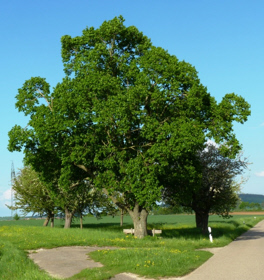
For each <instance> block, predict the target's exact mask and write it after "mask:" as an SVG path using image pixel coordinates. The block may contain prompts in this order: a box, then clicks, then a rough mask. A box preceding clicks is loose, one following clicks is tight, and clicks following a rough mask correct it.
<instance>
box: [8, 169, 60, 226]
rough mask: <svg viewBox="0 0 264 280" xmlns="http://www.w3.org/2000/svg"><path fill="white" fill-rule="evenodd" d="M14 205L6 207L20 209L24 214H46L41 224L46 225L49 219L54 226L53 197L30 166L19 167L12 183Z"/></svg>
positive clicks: (54, 208)
mask: <svg viewBox="0 0 264 280" xmlns="http://www.w3.org/2000/svg"><path fill="white" fill-rule="evenodd" d="M12 187H13V190H14V201H15V205H14V206H13V207H12V206H8V205H7V207H8V208H10V209H13V210H17V209H20V210H22V213H23V214H24V215H27V214H28V213H31V212H32V213H38V214H39V215H40V216H43V215H47V218H46V220H45V222H44V224H43V226H47V225H48V223H49V221H50V220H51V227H53V226H54V213H55V211H56V207H55V203H54V199H53V198H52V196H51V195H50V193H49V191H48V189H47V187H46V186H45V184H44V183H43V182H41V180H40V178H39V175H38V173H37V172H36V171H34V170H33V169H32V168H31V167H30V166H25V167H24V168H22V169H20V171H19V173H18V175H17V176H16V178H15V180H14V184H13V186H12Z"/></svg>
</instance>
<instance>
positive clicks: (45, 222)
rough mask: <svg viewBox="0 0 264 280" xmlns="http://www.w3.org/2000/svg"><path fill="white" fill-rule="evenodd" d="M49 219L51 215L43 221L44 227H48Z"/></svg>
mask: <svg viewBox="0 0 264 280" xmlns="http://www.w3.org/2000/svg"><path fill="white" fill-rule="evenodd" d="M49 220H50V216H47V218H46V219H45V221H44V223H43V227H46V226H47V225H48V224H49Z"/></svg>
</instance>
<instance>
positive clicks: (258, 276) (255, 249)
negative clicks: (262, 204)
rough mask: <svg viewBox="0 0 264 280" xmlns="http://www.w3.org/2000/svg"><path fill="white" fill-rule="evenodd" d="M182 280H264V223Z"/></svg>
mask: <svg viewBox="0 0 264 280" xmlns="http://www.w3.org/2000/svg"><path fill="white" fill-rule="evenodd" d="M181 279H182V280H205V279H208V280H251V279H252V280H263V279H264V220H263V221H261V222H260V223H258V224H257V225H256V226H255V227H253V228H251V229H250V230H249V231H247V232H246V233H244V234H242V235H241V236H240V237H238V238H237V239H236V240H235V241H233V242H231V243H230V244H229V245H228V246H226V247H224V248H222V249H221V250H219V251H217V252H216V253H215V255H213V256H212V257H211V258H210V259H209V260H208V261H207V262H205V263H204V264H203V265H201V266H200V267H199V268H198V269H196V270H195V271H194V272H192V273H191V274H189V275H187V276H185V277H183V278H181Z"/></svg>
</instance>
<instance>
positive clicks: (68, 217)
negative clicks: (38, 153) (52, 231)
mask: <svg viewBox="0 0 264 280" xmlns="http://www.w3.org/2000/svg"><path fill="white" fill-rule="evenodd" d="M73 214H74V213H73V212H70V211H69V210H68V209H67V208H65V224H64V228H70V227H71V223H72V217H73Z"/></svg>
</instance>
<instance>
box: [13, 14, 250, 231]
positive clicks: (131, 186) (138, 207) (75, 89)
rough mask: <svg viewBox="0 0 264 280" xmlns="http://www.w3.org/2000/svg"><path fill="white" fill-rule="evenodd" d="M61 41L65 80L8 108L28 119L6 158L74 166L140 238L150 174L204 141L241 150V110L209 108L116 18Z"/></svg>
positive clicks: (154, 195)
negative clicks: (236, 128) (44, 155)
mask: <svg viewBox="0 0 264 280" xmlns="http://www.w3.org/2000/svg"><path fill="white" fill-rule="evenodd" d="M61 42H62V59H63V63H64V70H65V74H66V76H65V78H64V79H63V81H62V82H61V83H59V84H58V85H57V86H56V87H55V89H54V91H53V92H52V93H50V91H49V85H48V84H47V83H46V81H45V79H43V78H38V77H37V78H31V79H30V80H29V81H26V82H25V84H24V86H23V87H22V88H21V89H20V90H19V94H18V95H17V100H18V101H17V103H16V107H17V108H18V110H19V111H23V112H24V114H25V115H29V116H30V121H29V127H28V128H27V129H26V130H22V128H20V127H18V126H16V127H14V128H13V129H12V130H11V132H10V133H9V136H10V142H9V149H10V150H21V149H22V148H24V152H25V154H26V157H28V158H30V157H31V156H32V155H34V154H36V153H38V151H39V149H43V150H45V151H50V150H52V151H53V152H54V151H55V153H56V155H57V157H56V158H59V160H60V162H61V166H62V168H61V173H60V174H61V175H60V177H61V176H62V177H65V174H66V175H67V174H69V173H67V172H65V171H64V170H69V169H68V168H67V166H69V165H71V166H77V167H79V168H80V169H82V170H83V171H85V172H86V176H87V177H89V180H93V182H94V184H95V185H96V186H98V187H99V186H100V187H104V189H105V190H106V192H107V193H108V195H110V196H111V195H113V194H117V193H119V195H118V196H119V197H122V199H121V200H119V204H120V203H122V205H121V206H122V207H123V208H124V209H127V211H128V212H129V213H130V215H131V217H132V218H133V220H134V224H135V223H136V220H142V221H143V220H144V221H145V222H143V224H144V226H142V225H136V224H135V229H136V235H137V234H138V236H144V235H145V234H146V217H147V211H148V209H149V208H150V207H152V206H153V205H154V204H155V202H156V201H157V200H159V199H160V196H161V189H162V185H161V183H160V181H159V174H161V173H164V172H165V169H166V167H167V166H169V165H170V162H175V161H176V160H177V159H179V158H180V157H182V156H183V155H185V154H192V153H195V152H196V151H197V150H198V149H201V147H203V146H204V143H205V142H206V140H207V139H208V138H214V139H215V141H216V142H218V143H222V142H225V143H226V144H227V145H229V146H230V147H232V150H228V152H229V154H230V156H231V155H233V156H235V155H236V153H237V152H238V151H239V149H240V148H241V146H240V144H239V142H238V141H237V139H236V137H235V135H234V133H233V128H232V123H233V121H238V122H240V123H244V122H245V121H246V120H247V117H248V115H249V114H250V110H249V107H250V106H249V105H248V103H247V102H246V101H245V100H244V99H243V98H242V97H240V96H237V95H235V94H227V95H226V96H225V97H224V98H223V100H222V101H221V102H220V103H219V104H217V102H216V100H215V99H214V98H213V97H212V96H211V95H210V94H209V93H208V92H207V89H206V87H204V86H203V85H202V84H201V83H200V80H199V78H198V75H197V71H196V70H195V68H194V67H193V66H191V65H190V64H189V63H186V62H185V61H179V60H178V59H177V57H176V56H174V55H170V54H169V53H168V52H167V51H165V50H164V49H162V48H160V47H155V46H153V45H152V43H151V41H150V39H149V38H147V37H146V36H145V35H143V33H142V32H139V31H138V29H137V28H136V27H134V26H130V27H126V26H125V25H124V19H123V18H122V17H121V16H120V17H118V18H114V19H112V20H110V21H105V22H104V23H103V24H102V25H101V26H100V27H99V28H98V29H95V28H93V27H91V28H86V29H85V30H83V33H82V35H81V36H77V37H74V38H72V37H71V36H69V35H66V36H63V37H62V39H61ZM41 98H42V99H43V100H44V101H45V104H44V103H43V102H40V101H39V100H40V99H41ZM36 151H37V152H36ZM223 152H227V151H223ZM71 175H72V173H71ZM67 176H69V175H67ZM112 198H113V199H114V200H115V201H116V199H115V197H114V196H112ZM120 201H121V202H120ZM142 211H143V212H144V215H143V216H144V217H143V216H142V217H141V216H140V215H141V214H142V213H143V212H142ZM137 228H144V232H143V233H142V232H141V233H138V232H137Z"/></svg>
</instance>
